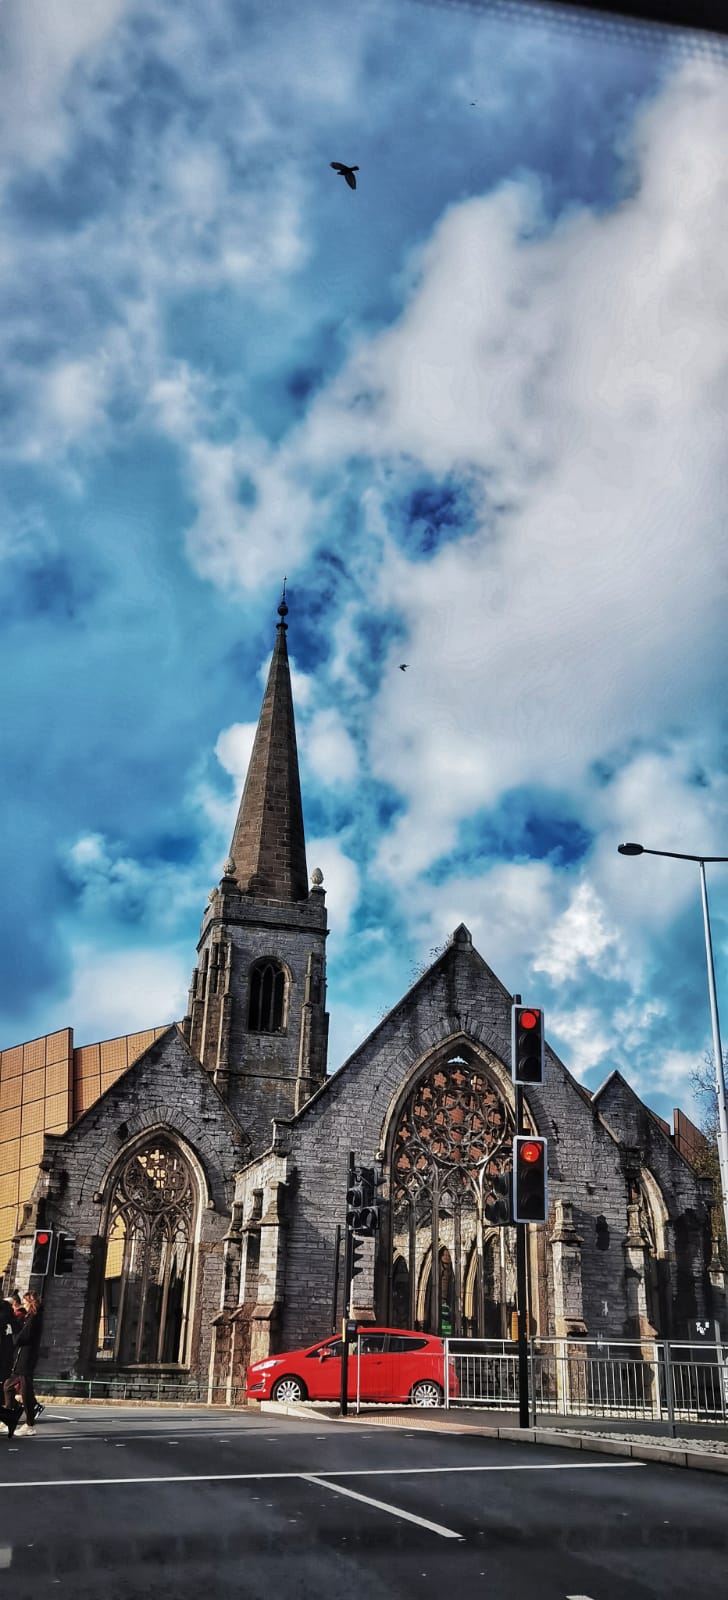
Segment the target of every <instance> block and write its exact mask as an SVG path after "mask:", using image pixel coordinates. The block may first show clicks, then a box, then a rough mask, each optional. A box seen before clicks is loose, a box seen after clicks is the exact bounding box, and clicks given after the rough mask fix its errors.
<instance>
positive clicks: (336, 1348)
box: [306, 1339, 344, 1361]
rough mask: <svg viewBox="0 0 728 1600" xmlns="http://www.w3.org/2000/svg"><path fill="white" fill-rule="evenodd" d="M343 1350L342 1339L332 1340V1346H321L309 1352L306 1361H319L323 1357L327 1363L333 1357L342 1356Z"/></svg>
mask: <svg viewBox="0 0 728 1600" xmlns="http://www.w3.org/2000/svg"><path fill="white" fill-rule="evenodd" d="M343 1348H344V1347H343V1344H342V1342H341V1340H340V1339H332V1340H331V1343H330V1344H319V1345H317V1346H316V1349H315V1350H309V1352H308V1355H307V1357H306V1360H307V1361H319V1360H320V1359H321V1358H322V1357H323V1359H324V1361H326V1360H329V1359H330V1358H331V1356H340V1355H341V1352H342V1350H343Z"/></svg>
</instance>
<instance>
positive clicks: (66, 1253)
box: [53, 1233, 76, 1278]
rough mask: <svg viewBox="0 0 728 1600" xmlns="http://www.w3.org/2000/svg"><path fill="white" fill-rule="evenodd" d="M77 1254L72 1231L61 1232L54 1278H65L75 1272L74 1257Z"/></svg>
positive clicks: (57, 1246)
mask: <svg viewBox="0 0 728 1600" xmlns="http://www.w3.org/2000/svg"><path fill="white" fill-rule="evenodd" d="M75 1254H76V1240H75V1238H74V1236H73V1234H72V1233H59V1235H58V1244H57V1245H56V1264H55V1266H54V1268H53V1276H54V1278H65V1277H67V1276H68V1273H69V1272H73V1258H74V1256H75Z"/></svg>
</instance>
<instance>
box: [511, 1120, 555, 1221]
mask: <svg viewBox="0 0 728 1600" xmlns="http://www.w3.org/2000/svg"><path fill="white" fill-rule="evenodd" d="M513 1217H514V1221H516V1222H545V1221H546V1219H547V1217H548V1194H547V1156H546V1140H545V1139H541V1138H538V1139H536V1138H533V1137H532V1136H530V1135H529V1134H521V1133H518V1134H516V1136H515V1138H514V1140H513Z"/></svg>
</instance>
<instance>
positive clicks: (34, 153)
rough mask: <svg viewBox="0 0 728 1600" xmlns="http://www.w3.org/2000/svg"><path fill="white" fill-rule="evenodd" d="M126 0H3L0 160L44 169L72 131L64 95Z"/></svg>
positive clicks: (117, 18)
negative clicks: (71, 0)
mask: <svg viewBox="0 0 728 1600" xmlns="http://www.w3.org/2000/svg"><path fill="white" fill-rule="evenodd" d="M127 9H128V0H83V4H82V5H71V6H69V5H68V4H67V3H66V0H4V4H3V6H2V13H1V25H2V33H3V54H2V59H1V61H0V160H3V161H4V160H7V159H8V158H9V157H11V156H12V157H13V159H14V160H16V161H17V160H20V161H22V162H28V163H33V164H39V165H40V164H43V165H47V164H48V163H49V162H51V161H52V160H53V159H54V158H55V157H57V156H58V155H59V154H61V152H62V151H63V149H64V146H65V142H66V139H67V138H68V136H69V132H70V129H71V127H72V112H71V109H70V107H69V105H68V102H67V101H66V99H65V91H66V89H67V87H68V85H69V82H70V80H71V79H72V76H73V73H74V70H75V69H76V68H78V67H80V66H81V65H82V64H84V63H86V64H90V63H91V62H92V61H93V59H94V56H95V54H96V53H97V52H98V51H99V50H100V49H101V47H102V46H103V45H105V44H106V42H107V41H108V39H109V37H110V36H111V35H113V33H114V30H115V29H116V27H117V24H118V23H119V22H120V21H121V19H122V18H123V15H124V12H125V11H126V10H127Z"/></svg>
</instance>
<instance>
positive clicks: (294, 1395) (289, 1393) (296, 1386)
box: [270, 1378, 306, 1405]
mask: <svg viewBox="0 0 728 1600" xmlns="http://www.w3.org/2000/svg"><path fill="white" fill-rule="evenodd" d="M270 1397H271V1400H279V1401H280V1402H281V1404H282V1405H295V1403H296V1401H297V1400H305V1399H306V1387H305V1384H303V1383H302V1382H301V1379H300V1378H278V1380H277V1381H276V1383H274V1385H273V1388H272V1389H271V1392H270Z"/></svg>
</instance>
